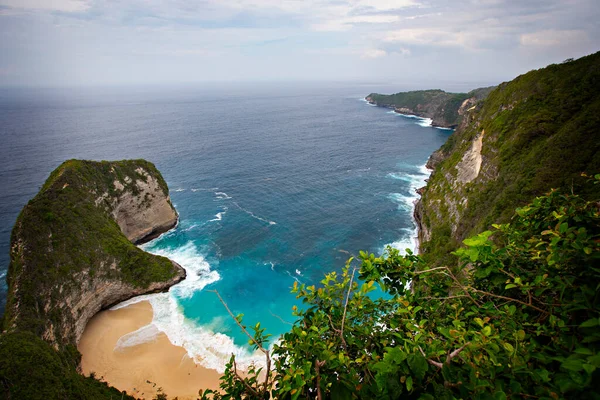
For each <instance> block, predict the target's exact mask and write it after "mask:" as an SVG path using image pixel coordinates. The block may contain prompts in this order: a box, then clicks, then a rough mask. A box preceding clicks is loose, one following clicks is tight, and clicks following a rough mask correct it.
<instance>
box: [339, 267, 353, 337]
mask: <svg viewBox="0 0 600 400" xmlns="http://www.w3.org/2000/svg"><path fill="white" fill-rule="evenodd" d="M355 272H356V268H354V269H353V270H352V276H351V277H350V285H348V293H346V303H345V304H344V314H343V315H342V327H341V329H340V339H342V344H343V346H344V349H346V348H347V347H348V346H347V345H346V340H345V339H344V323H345V322H346V310H347V309H348V299H349V298H350V292H351V291H352V282H353V281H354V273H355Z"/></svg>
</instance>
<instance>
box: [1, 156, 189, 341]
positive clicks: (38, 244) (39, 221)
mask: <svg viewBox="0 0 600 400" xmlns="http://www.w3.org/2000/svg"><path fill="white" fill-rule="evenodd" d="M176 223H177V213H176V212H175V210H174V208H173V206H172V205H171V202H170V200H169V195H168V188H167V186H166V183H165V182H164V180H163V178H162V177H161V176H160V173H159V172H158V171H157V170H156V168H155V167H154V165H152V164H150V163H148V162H146V161H143V160H135V161H119V162H92V161H79V160H70V161H66V162H65V163H63V164H62V165H61V166H59V167H58V168H57V169H56V170H55V171H54V172H52V174H51V175H50V177H49V178H48V180H47V181H46V183H45V184H44V185H43V187H42V188H41V190H40V192H39V193H38V194H37V195H36V196H35V197H34V198H33V199H32V200H31V201H30V202H29V203H28V204H27V205H26V206H25V207H24V208H23V210H22V211H21V214H20V215H19V217H18V218H17V221H16V223H15V226H14V229H13V232H12V237H11V251H10V259H11V261H10V266H9V271H8V279H7V280H8V284H9V294H8V299H7V305H6V312H5V316H4V330H6V331H9V332H10V331H29V332H33V333H35V334H36V335H37V336H39V337H41V338H43V339H44V340H45V341H47V342H48V343H50V344H52V345H53V346H54V347H55V348H61V347H63V346H65V345H67V344H77V342H78V341H79V338H80V336H81V334H82V332H83V330H84V329H85V326H86V324H87V322H88V321H89V319H90V318H91V317H92V316H93V315H94V314H96V313H97V312H98V311H100V310H101V309H103V308H106V307H109V306H111V305H113V304H115V303H118V302H120V301H123V300H125V299H128V298H130V297H133V296H135V295H138V294H142V293H147V292H154V291H160V290H165V289H167V288H168V287H170V286H171V285H173V284H175V283H176V282H179V281H180V280H181V279H183V278H184V276H185V272H184V270H183V269H182V268H181V267H179V266H178V265H176V264H175V263H173V262H171V261H170V260H168V259H166V258H163V257H157V256H154V255H151V254H148V253H146V252H144V251H142V250H141V249H139V248H137V247H136V246H135V245H134V244H133V243H132V242H135V243H140V242H142V241H144V240H147V239H149V238H153V237H155V236H156V235H159V234H160V233H162V232H165V231H167V230H168V229H170V228H172V227H173V226H175V224H176Z"/></svg>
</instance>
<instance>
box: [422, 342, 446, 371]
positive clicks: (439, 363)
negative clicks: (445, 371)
mask: <svg viewBox="0 0 600 400" xmlns="http://www.w3.org/2000/svg"><path fill="white" fill-rule="evenodd" d="M419 350H420V351H421V354H423V357H425V359H426V360H427V362H428V363H429V364H431V365H433V366H434V367H438V368H439V369H442V368H443V367H444V365H443V364H442V363H441V362H437V361H433V360H431V359H429V358H427V354H425V352H424V351H423V349H422V348H421V346H419Z"/></svg>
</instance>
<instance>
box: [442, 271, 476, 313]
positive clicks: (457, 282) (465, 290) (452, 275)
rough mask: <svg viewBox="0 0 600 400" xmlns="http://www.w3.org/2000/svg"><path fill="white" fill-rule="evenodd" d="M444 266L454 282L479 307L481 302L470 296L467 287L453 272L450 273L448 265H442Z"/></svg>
mask: <svg viewBox="0 0 600 400" xmlns="http://www.w3.org/2000/svg"><path fill="white" fill-rule="evenodd" d="M444 268H446V270H447V271H448V273H449V274H450V277H451V278H452V279H453V280H454V282H456V284H457V285H458V286H459V287H460V288H461V289H462V290H463V292H465V294H466V295H467V296H468V297H469V298H470V299H471V301H472V302H473V303H475V305H476V306H477V307H481V304H479V303H478V302H477V301H476V300H475V299H474V298H473V297H472V296H471V294H470V293H469V292H468V291H467V289H466V288H465V287H464V286H463V285H462V284H461V283H460V281H459V280H458V279H457V278H456V277H455V276H454V274H453V273H452V271H450V268H448V267H444Z"/></svg>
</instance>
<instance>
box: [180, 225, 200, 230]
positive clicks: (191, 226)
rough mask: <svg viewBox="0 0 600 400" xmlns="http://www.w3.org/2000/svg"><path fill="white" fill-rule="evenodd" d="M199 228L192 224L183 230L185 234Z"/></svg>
mask: <svg viewBox="0 0 600 400" xmlns="http://www.w3.org/2000/svg"><path fill="white" fill-rule="evenodd" d="M197 227H198V224H192V225H190V226H189V227H187V228H185V229H182V230H183V231H184V232H189V231H191V230H192V229H194V228H197Z"/></svg>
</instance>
